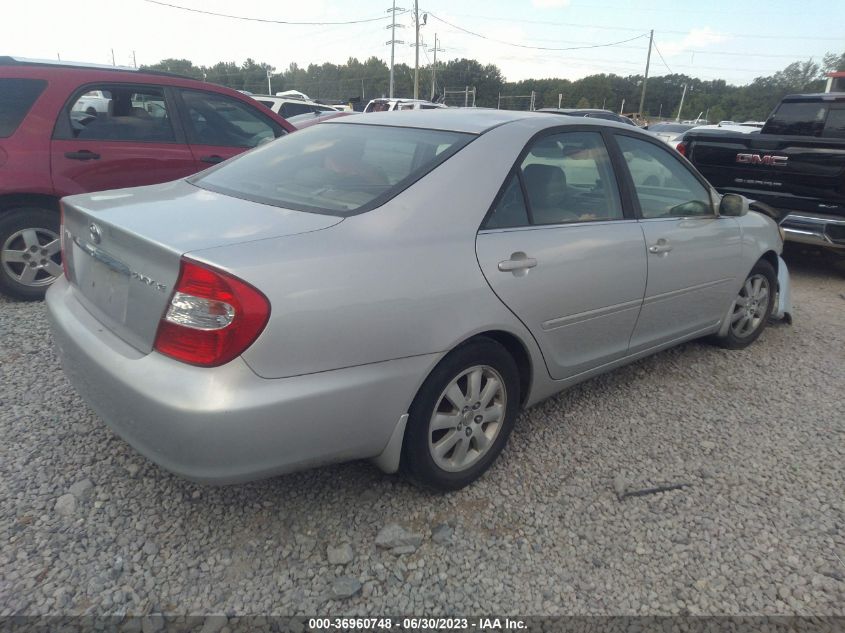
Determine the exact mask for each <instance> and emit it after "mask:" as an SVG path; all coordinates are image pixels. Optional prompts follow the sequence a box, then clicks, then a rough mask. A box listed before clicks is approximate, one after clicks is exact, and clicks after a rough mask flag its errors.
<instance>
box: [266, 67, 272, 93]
mask: <svg viewBox="0 0 845 633" xmlns="http://www.w3.org/2000/svg"><path fill="white" fill-rule="evenodd" d="M267 94H268V95H271V94H273V88H272V87H271V86H270V69H269V68H268V69H267Z"/></svg>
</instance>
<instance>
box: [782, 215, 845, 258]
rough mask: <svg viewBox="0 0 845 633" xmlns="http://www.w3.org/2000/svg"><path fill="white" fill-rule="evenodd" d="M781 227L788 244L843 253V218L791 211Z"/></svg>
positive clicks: (844, 220) (844, 235)
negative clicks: (820, 247) (829, 249)
mask: <svg viewBox="0 0 845 633" xmlns="http://www.w3.org/2000/svg"><path fill="white" fill-rule="evenodd" d="M781 227H782V228H783V232H784V233H785V234H786V239H787V240H789V241H790V242H798V243H801V244H811V245H813V246H822V247H824V248H834V249H841V250H843V251H845V217H842V216H834V215H822V214H815V213H813V214H811V213H799V212H795V211H793V212H790V213H789V214H788V215H787V216H786V217H785V218H784V219H783V221H782V222H781Z"/></svg>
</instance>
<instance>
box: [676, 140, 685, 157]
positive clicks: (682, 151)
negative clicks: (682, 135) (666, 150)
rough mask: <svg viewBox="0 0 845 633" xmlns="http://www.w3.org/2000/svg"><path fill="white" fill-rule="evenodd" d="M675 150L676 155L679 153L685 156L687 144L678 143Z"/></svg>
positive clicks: (683, 142)
mask: <svg viewBox="0 0 845 633" xmlns="http://www.w3.org/2000/svg"><path fill="white" fill-rule="evenodd" d="M675 149H677V150H678V153H679V154H680V155H681V156H686V155H687V144H686V141H681V142H680V143H678V146H677V147H676V148H675Z"/></svg>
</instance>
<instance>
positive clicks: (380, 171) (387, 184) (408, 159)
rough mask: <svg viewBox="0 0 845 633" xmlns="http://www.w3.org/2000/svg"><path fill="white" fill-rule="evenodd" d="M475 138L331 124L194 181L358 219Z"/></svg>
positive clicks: (240, 195) (292, 136)
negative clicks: (364, 212)
mask: <svg viewBox="0 0 845 633" xmlns="http://www.w3.org/2000/svg"><path fill="white" fill-rule="evenodd" d="M473 138H474V136H473V135H471V134H463V133H459V132H445V131H440V130H422V129H416V128H405V127H388V126H380V125H344V124H331V123H326V124H322V125H315V126H313V127H310V128H308V129H305V130H300V131H299V132H297V133H296V134H290V135H288V136H285V137H283V138H281V139H279V140H278V141H276V142H275V143H270V144H268V145H265V146H263V147H259V148H258V149H256V150H255V151H253V152H249V153H248V154H244V155H243V156H241V157H239V158H238V159H237V160H234V161H232V162H230V163H227V164H225V165H222V166H221V167H219V168H217V169H212V170H209V171H206V172H203V173H202V174H200V175H198V176H195V177H194V178H192V179H191V182H192V183H193V184H195V185H197V186H199V187H203V188H205V189H210V190H211V191H217V192H219V193H223V194H226V195H231V196H235V197H238V198H245V199H247V200H253V201H255V202H261V203H264V204H272V205H275V206H280V207H286V208H290V209H298V210H300V211H313V212H317V213H330V214H334V215H351V214H354V213H360V212H362V211H367V210H369V209H372V208H375V207H377V206H379V205H380V204H383V203H384V202H386V201H387V200H389V199H390V198H392V197H393V196H395V195H396V194H398V193H399V192H400V191H402V190H404V189H405V188H406V187H408V186H409V185H410V184H411V183H413V182H414V181H415V180H417V179H418V178H420V177H421V176H423V175H424V174H425V173H427V172H428V171H430V170H431V169H433V168H434V167H436V166H437V165H439V164H440V163H442V162H443V161H444V160H446V159H447V158H449V157H450V156H452V155H453V154H454V153H455V152H457V151H458V150H459V149H460V148H462V147H463V146H464V145H466V144H467V143H469V142H470V141H471V140H472V139H473Z"/></svg>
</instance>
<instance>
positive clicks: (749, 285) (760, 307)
mask: <svg viewBox="0 0 845 633" xmlns="http://www.w3.org/2000/svg"><path fill="white" fill-rule="evenodd" d="M776 295H777V275H776V274H775V270H774V268H772V265H771V264H770V263H769V262H767V261H766V260H764V259H761V260H760V261H758V262H757V263H756V264H754V268H752V269H751V272H750V273H748V277H746V279H745V282H744V283H743V284H742V287H741V288H740V290H739V294H738V295H737V297H736V299H735V300H734V304H733V307H732V309H731V314H730V316H729V317H728V319H729V320H730V324H729V325H728V331H727V333H726V334H725V335H724V336H719V337H716V339H715V343H716V344H717V345H719V346H721V347H724V348H726V349H743V348H745V347H748V346H749V345H751V344H752V343H753V342H754V341H756V340H757V339H758V338H759V337H760V334H762V333H763V330H764V329H766V323H767V322H768V320H769V316H771V314H772V309H773V308H774V305H775V297H776Z"/></svg>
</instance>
